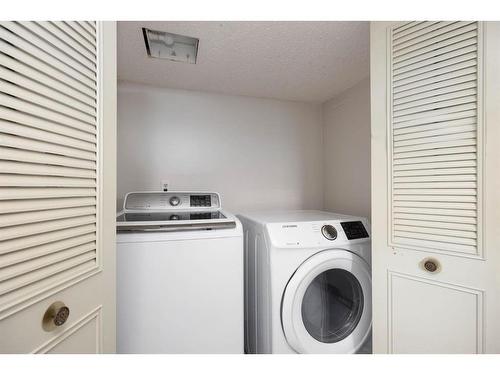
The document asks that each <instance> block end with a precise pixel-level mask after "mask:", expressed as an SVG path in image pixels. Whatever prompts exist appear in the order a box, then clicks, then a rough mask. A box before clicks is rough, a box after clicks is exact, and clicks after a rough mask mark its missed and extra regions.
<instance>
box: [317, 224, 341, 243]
mask: <svg viewBox="0 0 500 375" xmlns="http://www.w3.org/2000/svg"><path fill="white" fill-rule="evenodd" d="M321 233H322V234H323V236H325V238H326V239H327V240H330V241H333V240H334V239H336V238H337V229H335V227H334V226H333V225H323V227H322V228H321Z"/></svg>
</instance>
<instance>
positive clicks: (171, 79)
mask: <svg viewBox="0 0 500 375" xmlns="http://www.w3.org/2000/svg"><path fill="white" fill-rule="evenodd" d="M117 37H118V41H117V46H118V50H117V57H118V63H117V67H118V80H119V81H118V105H117V111H118V122H117V132H118V137H117V147H118V158H117V165H118V176H117V180H118V183H117V187H118V195H117V199H118V202H117V207H118V208H119V209H120V210H122V209H123V210H124V212H125V214H123V215H119V217H118V229H119V233H118V249H117V264H118V269H117V272H118V284H117V296H118V297H117V298H118V300H117V309H118V313H117V314H118V315H117V321H118V332H117V335H118V336H117V350H118V352H125V353H134V352H169V353H191V352H195V353H199V352H201V353H203V352H208V353H212V352H215V353H217V352H222V353H227V352H230V353H231V352H236V353H242V352H246V353H288V352H299V353H300V352H311V353H322V352H326V353H328V352H329V353H356V352H371V346H370V344H371V342H369V341H370V332H371V299H370V292H371V285H370V283H371V281H370V276H369V275H370V269H369V266H368V264H369V261H370V251H369V241H365V243H366V244H367V247H366V249H365V248H363V245H360V242H363V239H357V238H364V237H366V238H369V235H368V233H367V230H368V231H369V217H370V87H369V86H370V85H369V23H368V22H118V26H117ZM190 43H191V44H190ZM189 48H191V49H189ZM141 192H142V193H141ZM144 192H146V193H144ZM154 192H156V193H154ZM162 192H163V193H162ZM193 192H194V193H193ZM141 194H142V195H141ZM193 194H196V195H193ZM200 201H201V202H202V203H199V202H200ZM162 202H166V203H165V204H166V206H162V204H163V203H162ZM193 202H195V208H194V209H195V210H196V211H200V210H205V209H207V207H206V206H205V204H206V203H207V202H208V203H207V206H208V207H209V208H216V209H220V210H221V211H220V212H221V214H219V213H216V216H213V214H210V213H207V212H205V213H203V212H201V213H200V212H196V213H191V214H189V215H188V214H187V213H186V212H185V211H184V210H186V209H187V210H188V211H189V209H190V208H191V209H193ZM214 204H215V206H214ZM173 206H175V207H173ZM138 207H146V208H147V209H146V210H145V211H142V212H138V210H137V208H138ZM172 207H173V209H172ZM163 208H166V210H163ZM152 209H153V210H152ZM141 210H142V208H139V211H141ZM154 211H158V212H154ZM162 211H163V212H162ZM325 211H327V212H328V213H326V212H325ZM247 212H248V213H250V214H249V215H250V216H245V215H247V214H246V213H247ZM261 212H264V213H268V212H274V213H275V216H272V215H271V216H272V217H267V216H266V218H267V219H269V220H271V221H274V222H275V221H276V220H281V221H283V222H287V223H288V222H290V223H292V222H293V223H295V222H300V224H298V229H297V225H296V224H293V225H291V224H289V225H285V226H284V227H287V228H292V229H288V230H284V231H283V233H281V234H277V235H280V236H286V237H287V238H286V240H284V241H285V243H284V244H283V245H284V246H285V248H286V247H287V246H288V245H287V243H288V244H289V243H290V241H294V247H295V248H298V247H301V246H305V244H307V243H309V242H311V240H309V239H308V236H315V237H314V239H313V240H312V242H313V244H312V245H311V246H319V248H316V249H315V250H313V251H312V252H311V251H307V252H306V251H304V253H303V255H301V256H300V257H298V258H297V259H295V260H294V261H295V262H297V264H295V265H293V266H292V267H291V268H290V269H287V270H286V271H284V270H285V269H286V266H285V265H279V266H278V267H277V270H275V271H271V272H272V274H273V275H272V276H270V277H276V276H277V275H278V273H279V272H280V273H282V275H281V276H280V277H281V278H283V280H282V281H279V282H276V283H274V282H273V285H274V284H281V283H283V282H285V284H286V283H287V282H288V281H289V279H290V276H291V275H292V274H294V273H299V274H300V272H296V270H297V267H298V266H299V265H300V263H302V262H303V261H304V260H305V259H307V258H309V257H311V256H312V255H315V254H316V253H319V252H320V251H321V250H324V249H325V248H328V247H332V244H333V243H336V244H340V243H342V240H346V237H345V236H346V234H349V232H348V230H351V231H352V233H355V232H356V231H361V232H363V233H364V235H360V236H359V237H356V235H354V234H353V235H354V237H353V238H352V239H351V238H348V239H349V240H351V242H356V243H357V244H356V245H354V246H358V247H359V248H360V249H361V248H363V249H362V250H360V253H363V255H360V254H358V255H360V257H359V262H358V257H357V256H355V258H356V259H353V260H352V261H351V260H346V259H347V258H349V257H350V253H349V252H344V253H345V254H344V253H340V250H338V253H335V252H334V251H333V250H331V251H333V252H332V253H331V254H329V255H328V254H327V258H326V261H327V262H331V267H334V266H335V267H339V268H342V267H343V266H342V262H348V264H347V266H345V267H346V269H350V271H342V272H340V271H338V272H339V273H336V272H337V271H333V270H330V271H329V272H323V273H322V272H319V271H318V270H316V268H315V267H316V266H317V265H313V266H312V268H311V269H310V270H309V271H308V272H306V275H305V276H307V277H306V278H305V279H304V280H301V281H300V283H299V284H300V285H301V286H302V285H309V284H310V285H311V287H310V288H308V290H307V291H303V294H304V297H303V299H304V301H306V300H307V302H304V306H305V307H304V309H305V310H303V311H302V314H305V315H308V314H309V315H308V317H307V318H305V323H304V324H305V326H306V331H304V332H305V336H307V337H302V338H300V337H296V338H295V339H293V338H292V337H291V336H292V335H291V334H290V335H289V336H287V337H286V340H288V341H289V342H290V341H293V340H295V341H296V343H295V344H286V343H284V342H280V341H278V340H277V338H279V336H280V334H276V333H273V332H274V330H276V329H277V327H276V326H275V325H273V324H272V320H274V318H273V316H274V314H275V313H274V312H273V311H272V310H273V309H274V304H275V302H271V303H270V305H269V306H268V308H264V309H262V311H259V312H258V314H256V315H255V316H254V315H251V314H250V313H249V311H250V310H252V309H253V308H254V307H255V306H256V304H257V300H259V299H262V298H266V297H265V295H268V294H270V293H275V294H276V295H282V294H283V290H284V288H285V285H280V286H278V289H279V290H276V291H275V292H274V291H273V292H271V289H272V288H271V287H272V286H271V285H268V286H267V287H266V286H264V284H263V283H266V282H267V281H265V280H264V279H262V280H261V279H259V280H257V276H256V275H257V274H259V275H260V274H262V273H263V269H264V268H265V264H264V263H265V262H266V259H269V257H275V255H272V254H271V253H272V251H273V250H271V249H269V250H268V251H269V254H268V255H266V256H261V253H262V254H264V252H265V250H264V249H256V248H253V247H252V246H245V249H244V251H245V255H244V257H243V258H241V257H240V256H239V255H238V254H239V251H241V250H243V246H242V244H241V243H240V242H238V241H233V243H232V245H230V244H229V245H227V246H229V247H228V250H226V252H224V251H223V250H221V249H222V248H223V243H222V242H221V243H220V244H218V245H215V244H216V243H217V242H216V239H214V238H206V233H207V231H206V229H213V230H212V231H211V232H213V233H224V232H223V229H222V228H223V227H222V225H226V226H228V225H230V223H229V222H225V220H226V221H227V220H229V219H231V218H233V217H234V221H231V224H233V223H234V222H236V223H237V224H236V225H237V228H238V227H239V226H240V225H243V231H244V233H245V239H244V242H245V243H249V242H252V241H253V240H252V235H253V233H254V231H253V230H252V229H250V228H252V227H253V225H254V223H253V221H252V220H253V219H255V216H252V215H253V214H255V215H257V217H258V215H259V213H261ZM334 213H335V214H334ZM338 214H346V215H351V216H345V217H344V216H339V215H338ZM140 215H143V216H140ZM144 215H147V218H145V217H144ZM203 215H205V216H203ZM206 215H209V216H210V215H212V216H210V217H209V216H206ZM233 215H234V216H233ZM289 215H292V216H293V218H292V217H290V216H289ZM264 216H265V215H264ZM194 217H196V219H193V218H194ZM221 217H224V218H225V219H221ZM201 218H204V219H205V221H207V218H209V219H210V220H209V221H210V224H207V225H209V226H210V227H203V226H202V220H200V219H201ZM252 218H253V219H252ZM133 220H134V221H137V220H138V221H141V223H142V224H139V225H138V226H133V223H132V222H131V221H133ZM232 220H233V219H232ZM161 221H163V222H165V224H162V223H160V222H161ZM301 221H302V222H301ZM240 222H241V223H240ZM341 222H342V226H341V225H340V224H341ZM144 223H145V225H147V230H150V231H155V230H158V231H161V229H160V228H165V227H168V228H169V229H170V230H172V231H174V229H173V228H174V227H173V223H175V226H176V227H177V228H178V229H177V230H182V231H184V233H189V236H190V237H189V239H187V238H184V239H185V240H186V241H187V242H186V244H189V243H190V242H189V241H193V236H194V238H196V239H197V242H196V243H197V244H200V245H199V246H200V247H204V250H195V246H194V245H192V246H191V247H190V248H189V249H190V250H189V251H191V252H192V254H191V256H192V257H193V258H192V259H191V260H190V261H189V266H187V265H186V264H182V263H181V261H180V260H179V259H178V258H179V255H177V256H175V255H172V256H168V255H165V254H170V252H169V251H167V250H166V248H164V249H163V250H160V249H159V247H158V246H157V244H158V242H157V241H161V239H160V238H156V237H155V239H154V240H151V241H154V242H149V244H151V243H154V245H151V248H150V251H149V252H148V253H147V254H149V255H151V254H154V252H155V251H159V252H160V253H161V254H158V255H157V256H156V257H154V258H151V260H150V263H148V262H149V261H148V259H149V258H148V255H145V253H144V252H141V250H140V249H143V250H142V251H145V250H146V247H144V246H146V245H145V244H144V243H140V245H139V242H140V240H139V239H137V234H132V233H131V232H130V230H131V229H133V230H134V232H135V231H137V230H138V229H139V226H140V225H144ZM311 223H312V227H311V228H310V225H311ZM349 223H351V224H352V223H354V224H352V225H351V226H350V227H348V226H347V227H343V226H345V225H349ZM330 224H331V225H330ZM155 225H158V226H157V227H155ZM169 225H170V226H169ZM193 225H194V226H196V228H201V229H198V231H197V230H196V228H193ZM215 225H217V227H215ZM307 225H308V226H307ZM181 227H182V228H181ZM187 227H189V228H187ZM179 228H181V229H179ZM325 228H326V229H325ZM187 229H191V230H190V231H187ZM229 230H230V229H226V233H233V232H228V231H229ZM337 230H338V231H339V233H338V238H337ZM307 231H310V232H311V233H306V232H307ZM321 231H322V232H321ZM127 232H128V233H127ZM302 232H303V233H302ZM171 235H173V234H172V233H170V234H168V235H167V236H171ZM263 235H264V236H265V234H263ZM131 236H135V237H133V239H130V238H131ZM139 236H141V235H139ZM144 236H147V234H144V235H143V237H144ZM149 236H150V237H149V238H151V236H152V234H149ZM164 236H165V235H164ZM200 236H201V237H200ZM255 236H257V237H258V236H259V234H255ZM143 237H142V238H143ZM162 239H164V237H162ZM176 240H177V242H176V244H177V243H179V241H180V240H179V238H178V237H176ZM333 240H336V241H333ZM219 241H222V239H219ZM227 241H229V239H227ZM308 241H309V242H308ZM339 241H341V242H339ZM211 243H213V245H210V244H211ZM201 244H202V245H201ZM186 246H188V245H186ZM215 246H217V247H218V249H219V250H218V252H217V250H215V249H212V250H211V252H209V251H207V249H206V248H207V247H208V248H211V247H215ZM227 246H226V247H227ZM247 247H248V248H247ZM344 247H346V246H344ZM171 251H172V252H175V251H180V249H178V248H177V249H172V250H171ZM201 252H203V254H202V253H201ZM186 253H187V251H186ZM195 254H197V255H195ZM323 255H325V254H323ZM151 256H152V255H151ZM183 256H184V258H185V259H184V261H187V255H185V254H184V255H183ZM346 256H347V258H345V257H346ZM342 257H343V258H345V259H340V258H342ZM313 258H314V257H313ZM193 259H194V260H193ZM324 261H325V260H323V263H322V264H324ZM283 262H284V263H285V264H287V263H290V262H291V260H286V259H284V260H283ZM337 262H340V263H338V264H337ZM259 263H262V265H261V266H258V265H257V266H255V267H252V266H251V264H259ZM313 263H314V262H313ZM138 264H140V265H141V266H139V267H138V266H137V265H138ZM159 264H161V265H159ZM158 267H160V268H161V270H160V269H157V268H158ZM192 267H195V268H196V269H197V270H198V273H197V276H196V278H195V279H198V278H199V279H198V280H193V275H192V274H191V272H189V269H190V268H192ZM260 267H262V269H261V268H260ZM299 269H300V268H299ZM353 269H354V270H357V271H354V270H353ZM141 270H142V272H144V276H145V277H144V278H141V277H140V274H141ZM154 270H156V271H154ZM155 272H162V273H171V274H175V277H173V276H172V278H168V277H166V278H161V277H159V276H157V275H155ZM183 272H185V274H184V275H183ZM302 272H305V271H304V269H302ZM355 272H358V273H359V274H356V273H355ZM320 274H321V275H320ZM245 275H246V276H245ZM352 275H355V276H352ZM312 276H314V277H312ZM308 277H312V278H311V279H310V280H306V279H307V278H308ZM244 279H245V280H246V283H245V285H243V284H244ZM207 280H210V282H208V281H207ZM252 280H253V281H252ZM266 280H267V279H266ZM358 280H359V281H358ZM252 282H253V283H255V285H256V289H252V288H251V287H250V284H252ZM330 284H332V285H333V284H336V286H335V288H337V289H335V291H333V292H332V290H334V289H332V288H331V287H330V286H329V285H330ZM159 285H162V286H161V287H160V288H161V291H160V290H159V289H158V286H159ZM179 285H182V287H179ZM238 285H240V286H241V288H238ZM266 285H267V284H266ZM202 287H203V292H202V293H200V291H198V288H202ZM243 288H244V290H245V293H244V295H243V294H241V290H242V289H243ZM257 288H260V289H259V290H257ZM342 288H344V290H342ZM221 289H222V290H224V291H225V293H224V298H223V299H222V298H221V297H220V290H221ZM288 289H290V288H288ZM299 289H300V288H299ZM155 290H156V291H157V293H162V295H163V296H164V298H165V301H167V302H163V303H159V302H153V301H154V300H156V296H155V292H154V291H155ZM338 290H341V291H340V292H339V291H338ZM146 291H147V292H146ZM180 291H182V293H184V294H185V296H186V298H192V299H198V300H199V302H203V303H202V304H203V305H204V309H207V311H206V312H203V316H204V319H201V320H200V319H198V321H199V322H198V323H197V324H195V323H192V322H193V321H195V316H194V315H195V313H197V312H198V309H196V311H192V310H190V308H189V304H186V303H185V302H182V301H180V302H178V304H177V305H174V304H173V303H172V302H168V301H172V300H179V298H180V297H179V296H178V295H179V294H180V293H181V292H180ZM189 293H192V294H189ZM200 294H202V295H200ZM135 295H137V296H141V297H140V298H145V297H144V296H145V295H148V296H149V298H150V300H151V301H150V302H151V304H150V305H147V304H143V307H139V308H137V313H136V314H135V316H134V314H133V313H126V314H125V313H122V311H123V310H130V309H131V308H132V306H137V305H138V299H137V298H139V297H134V296H135ZM188 296H189V297H188ZM322 296H323V297H322ZM235 301H238V303H235ZM243 301H245V302H244V303H243ZM346 301H347V302H346ZM143 302H144V300H143ZM221 306H223V307H224V308H223V309H221ZM260 306H263V304H260ZM148 308H149V309H150V310H151V309H156V310H157V311H159V312H163V313H164V315H166V316H169V317H170V322H171V324H169V323H168V322H166V323H165V335H166V334H167V332H168V333H169V334H168V337H170V338H172V340H169V339H166V336H165V335H162V334H160V333H158V332H157V331H155V327H154V325H152V326H148V325H147V323H139V322H138V320H139V319H140V318H139V317H140V316H141V314H145V313H147V309H148ZM290 309H291V310H290V311H291V312H290V314H291V318H290V319H291V322H292V323H291V324H293V321H294V320H296V319H297V316H299V315H300V313H296V312H293V308H292V307H291V308H290ZM240 310H241V311H240ZM243 310H244V311H245V312H244V313H242V311H243ZM228 311H230V312H231V313H230V314H229V315H228ZM318 311H320V313H318ZM333 311H335V314H333V313H332V312H333ZM321 312H322V313H321ZM224 315H225V316H224ZM257 315H258V316H257ZM334 315H335V317H334ZM243 316H245V318H244V319H243ZM221 320H222V321H221ZM301 320H302V319H301ZM284 324H285V323H284ZM186 325H189V328H186V327H185V326H186ZM243 326H244V327H243ZM134 328H136V329H135V330H134ZM243 328H244V330H243ZM185 330H188V331H190V332H195V331H196V333H193V334H192V336H193V337H196V340H197V343H196V345H195V344H193V343H192V341H189V340H186V341H183V340H182V339H181V338H182V337H184V336H185V335H184V334H183V333H184V332H183V331H185ZM326 331H330V332H329V333H328V332H326ZM218 332H226V340H225V342H218V340H214V336H216V335H217V334H218ZM235 332H237V333H238V334H237V335H235ZM252 332H254V333H255V334H252ZM301 334H302V333H300V334H299V336H300V335H301ZM243 335H244V336H245V338H244V340H245V343H244V345H242V344H241V342H240V341H241V340H242V337H243ZM257 336H259V340H257ZM231 337H232V339H231ZM260 337H269V340H267V341H266V340H262V339H260ZM271 337H274V339H271ZM174 338H175V342H171V343H169V341H173V340H174ZM281 341H283V340H281ZM363 345H364V346H363Z"/></svg>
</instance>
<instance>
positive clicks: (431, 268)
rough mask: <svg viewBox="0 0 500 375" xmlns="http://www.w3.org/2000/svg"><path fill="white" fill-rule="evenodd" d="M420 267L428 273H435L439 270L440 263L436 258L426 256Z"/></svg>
mask: <svg viewBox="0 0 500 375" xmlns="http://www.w3.org/2000/svg"><path fill="white" fill-rule="evenodd" d="M421 265H422V268H423V269H424V270H426V271H427V272H430V273H436V272H438V271H439V270H441V265H440V264H439V261H438V260H437V259H432V258H427V259H424V260H423V261H422V263H421Z"/></svg>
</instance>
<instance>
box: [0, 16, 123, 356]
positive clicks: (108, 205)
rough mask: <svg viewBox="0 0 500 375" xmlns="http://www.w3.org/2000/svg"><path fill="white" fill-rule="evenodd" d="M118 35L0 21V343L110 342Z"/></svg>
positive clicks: (22, 347) (41, 346) (70, 345)
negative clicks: (50, 309)
mask: <svg viewBox="0 0 500 375" xmlns="http://www.w3.org/2000/svg"><path fill="white" fill-rule="evenodd" d="M115 33H116V31H115V25H114V23H96V22H87V21H78V22H76V21H75V22H13V21H12V22H10V21H9V22H7V21H3V22H0V352H3V353H23V352H53V353H65V352H68V353H99V352H105V351H106V352H109V351H111V352H113V351H114V314H115V313H114V308H115V307H114V231H115V228H114V213H115V209H114V201H115V197H114V194H115V193H114V190H115V177H114V176H115V156H114V150H115V126H116V125H115V112H116V103H115V99H114V98H115V95H116V86H115V85H116V83H115V81H116V73H115V65H116V64H115V44H116V43H115ZM54 303H56V308H55V309H54V310H53V311H52V313H51V314H48V315H46V316H45V318H44V314H45V312H46V311H47V309H49V307H51V306H52V305H53V304H54ZM61 307H63V308H61ZM66 308H67V309H66ZM67 312H69V316H66V315H67ZM57 313H59V315H56V314H57ZM65 314H66V315H65ZM65 318H67V319H65ZM55 320H57V322H56V324H54V322H55Z"/></svg>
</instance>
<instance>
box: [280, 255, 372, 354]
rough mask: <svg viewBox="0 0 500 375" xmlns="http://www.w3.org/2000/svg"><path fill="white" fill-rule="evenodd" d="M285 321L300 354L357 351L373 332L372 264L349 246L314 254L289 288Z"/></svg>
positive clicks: (283, 311)
mask: <svg viewBox="0 0 500 375" xmlns="http://www.w3.org/2000/svg"><path fill="white" fill-rule="evenodd" d="M281 321H282V325H283V331H284V334H285V337H286V339H287V341H288V344H289V345H290V346H291V347H292V348H293V349H294V350H295V351H296V352H298V353H339V354H341V353H342V354H345V353H355V352H357V351H358V350H359V349H360V348H361V346H362V345H363V344H364V342H365V341H366V339H367V337H368V335H369V333H370V331H371V322H372V309H371V276H370V267H369V266H368V264H367V263H366V262H365V261H364V260H363V259H361V258H360V257H359V256H357V255H355V254H353V253H351V252H349V251H346V250H325V251H322V252H320V253H317V254H316V255H313V256H312V257H310V258H309V259H307V260H306V261H305V262H304V263H302V264H301V265H300V267H299V268H298V269H297V270H296V272H295V273H294V274H293V276H292V277H291V278H290V280H289V282H288V284H287V286H286V289H285V292H284V294H283V302H282V307H281Z"/></svg>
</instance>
